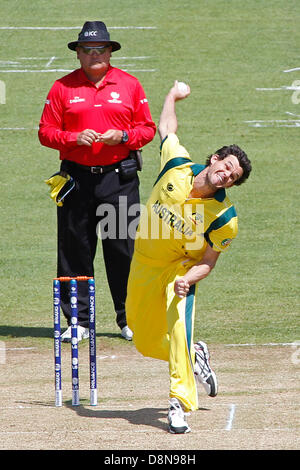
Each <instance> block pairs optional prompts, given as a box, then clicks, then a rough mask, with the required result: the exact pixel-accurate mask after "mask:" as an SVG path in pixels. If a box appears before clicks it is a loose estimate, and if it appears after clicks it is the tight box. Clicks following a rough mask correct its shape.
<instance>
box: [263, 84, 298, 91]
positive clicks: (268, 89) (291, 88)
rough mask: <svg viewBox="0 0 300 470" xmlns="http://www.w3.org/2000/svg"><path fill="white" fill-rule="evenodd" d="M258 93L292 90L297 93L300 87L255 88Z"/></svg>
mask: <svg viewBox="0 0 300 470" xmlns="http://www.w3.org/2000/svg"><path fill="white" fill-rule="evenodd" d="M255 90H257V91H276V90H278V91H282V90H291V91H297V90H300V87H298V86H289V85H287V86H286V85H285V86H281V87H280V88H255Z"/></svg>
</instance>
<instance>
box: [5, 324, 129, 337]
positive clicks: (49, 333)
mask: <svg viewBox="0 0 300 470" xmlns="http://www.w3.org/2000/svg"><path fill="white" fill-rule="evenodd" d="M64 330H65V328H62V331H64ZM1 336H2V337H7V338H27V337H31V338H53V328H46V327H38V326H37V327H35V326H9V325H0V337H1ZM96 336H97V337H106V338H122V336H121V334H118V333H107V332H102V333H97V334H96Z"/></svg>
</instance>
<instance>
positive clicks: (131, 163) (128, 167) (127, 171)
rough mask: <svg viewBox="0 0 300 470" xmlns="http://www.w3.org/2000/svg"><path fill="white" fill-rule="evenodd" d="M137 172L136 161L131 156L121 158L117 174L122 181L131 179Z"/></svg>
mask: <svg viewBox="0 0 300 470" xmlns="http://www.w3.org/2000/svg"><path fill="white" fill-rule="evenodd" d="M136 174H137V162H136V160H133V159H132V158H130V159H126V160H122V161H121V163H120V166H119V175H120V178H121V179H122V180H123V181H127V180H132V179H133V178H134V177H135V176H136Z"/></svg>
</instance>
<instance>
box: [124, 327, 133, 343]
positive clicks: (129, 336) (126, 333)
mask: <svg viewBox="0 0 300 470" xmlns="http://www.w3.org/2000/svg"><path fill="white" fill-rule="evenodd" d="M121 336H123V338H125V339H126V340H127V341H131V340H132V337H133V332H132V331H131V329H130V328H129V326H127V325H126V326H124V327H123V328H122V330H121Z"/></svg>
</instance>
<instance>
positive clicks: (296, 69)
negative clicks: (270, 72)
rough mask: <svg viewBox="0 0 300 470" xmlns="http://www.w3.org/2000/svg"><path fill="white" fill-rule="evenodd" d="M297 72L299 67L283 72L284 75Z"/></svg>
mask: <svg viewBox="0 0 300 470" xmlns="http://www.w3.org/2000/svg"><path fill="white" fill-rule="evenodd" d="M298 70H300V67H296V68H294V69H288V70H284V73H288V72H296V71H298Z"/></svg>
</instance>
